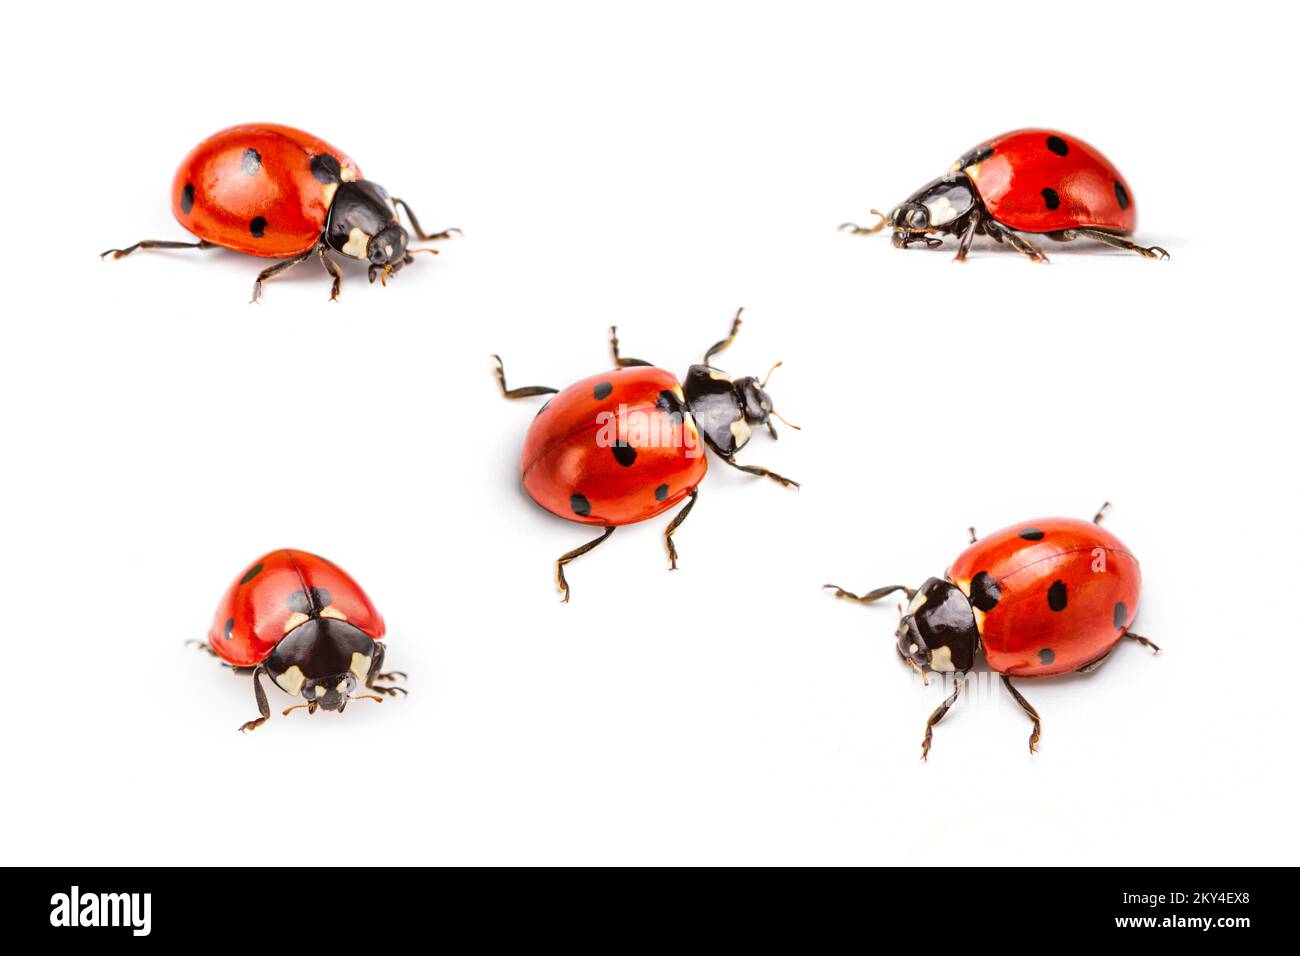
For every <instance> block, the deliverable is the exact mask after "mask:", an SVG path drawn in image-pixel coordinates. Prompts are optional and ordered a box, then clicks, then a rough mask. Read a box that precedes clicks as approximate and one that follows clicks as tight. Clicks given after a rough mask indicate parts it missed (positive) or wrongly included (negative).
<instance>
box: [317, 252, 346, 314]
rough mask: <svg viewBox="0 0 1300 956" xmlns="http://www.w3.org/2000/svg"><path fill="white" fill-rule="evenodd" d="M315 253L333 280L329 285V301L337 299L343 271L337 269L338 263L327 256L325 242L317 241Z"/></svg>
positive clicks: (341, 285) (341, 286)
mask: <svg viewBox="0 0 1300 956" xmlns="http://www.w3.org/2000/svg"><path fill="white" fill-rule="evenodd" d="M316 254H317V255H318V256H320V264H321V265H322V266H324V267H325V271H326V272H328V273H329V276H330V278H331V279H333V280H334V282H333V284H332V285H331V286H330V301H331V302H337V301H338V300H339V290H340V289H342V288H343V272H342V271H341V270H340V269H339V264H338V263H337V262H335V261H334V260H333V259H331V258H330V257H329V247H328V246H326V245H325V243H323V242H321V243H317V245H316Z"/></svg>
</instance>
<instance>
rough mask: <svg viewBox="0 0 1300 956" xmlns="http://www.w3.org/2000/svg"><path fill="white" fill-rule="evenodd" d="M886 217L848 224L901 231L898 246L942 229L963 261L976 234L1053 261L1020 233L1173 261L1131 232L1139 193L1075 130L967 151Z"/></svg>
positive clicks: (1020, 133)
mask: <svg viewBox="0 0 1300 956" xmlns="http://www.w3.org/2000/svg"><path fill="white" fill-rule="evenodd" d="M871 211H872V212H873V213H874V214H875V215H876V216H878V217H880V221H879V222H878V223H876V224H875V225H873V226H867V227H862V226H858V225H855V224H854V223H851V222H846V223H844V225H842V226H841V227H840V228H841V229H848V230H850V231H851V232H853V233H854V234H855V235H866V234H868V233H873V232H879V231H880V230H882V229H884V228H885V227H886V226H889V227H892V228H893V230H894V245H895V246H896V247H898V248H899V249H906V248H907V247H908V246H910V245H911V244H912V243H914V242H923V243H925V245H926V246H927V247H929V248H931V249H934V248H937V247H939V246H941V245H943V240H942V239H937V238H935V234H936V233H948V234H949V235H953V236H958V237H960V238H959V241H958V243H957V256H956V258H957V260H959V261H960V260H963V259H965V258H966V252H967V250H969V249H970V244H971V242H972V240H974V238H975V236H976V235H979V234H983V235H986V236H991V237H992V238H993V239H994V240H995V241H997V242H1003V241H1005V242H1007V243H1008V244H1009V245H1010V246H1011V248H1013V249H1015V250H1016V251H1017V252H1020V253H1023V254H1024V255H1026V256H1028V257H1029V258H1030V259H1031V260H1032V261H1034V262H1046V261H1047V256H1045V255H1044V254H1043V252H1042V250H1041V249H1039V248H1038V247H1037V246H1035V245H1034V244H1033V243H1031V242H1029V241H1028V240H1027V239H1025V238H1024V237H1023V236H1020V235H1017V233H1020V232H1030V233H1041V234H1044V235H1046V236H1047V238H1049V239H1054V240H1056V241H1058V242H1068V241H1069V240H1071V239H1078V238H1080V237H1082V238H1086V239H1095V240H1097V241H1098V242H1104V243H1105V244H1106V245H1108V246H1114V247H1115V248H1116V249H1125V250H1127V251H1129V252H1136V253H1137V254H1138V255H1141V256H1145V257H1146V258H1148V259H1156V258H1160V259H1168V258H1169V253H1168V252H1166V251H1165V250H1164V249H1161V248H1160V247H1159V246H1151V247H1149V248H1147V247H1144V246H1139V245H1138V244H1137V243H1135V242H1133V240H1131V239H1129V238H1128V237H1129V236H1130V235H1131V234H1132V233H1133V230H1134V229H1136V228H1137V206H1136V205H1134V203H1133V193H1132V191H1131V190H1130V189H1129V188H1128V183H1126V182H1125V181H1124V177H1123V176H1121V175H1120V174H1119V170H1118V169H1116V168H1115V167H1114V165H1112V163H1111V162H1110V160H1108V159H1107V158H1106V157H1105V156H1103V155H1102V154H1101V153H1099V152H1098V151H1097V150H1095V149H1093V148H1092V147H1091V146H1089V145H1088V144H1087V143H1085V142H1084V141H1083V140H1081V139H1079V138H1078V137H1075V136H1069V135H1067V134H1065V133H1061V132H1057V131H1056V130H1050V129H1020V130H1016V131H1015V132H1012V133H1004V134H1003V135H1001V136H997V137H994V138H993V139H991V140H989V141H988V142H985V143H981V144H980V145H979V146H976V147H975V148H974V149H971V150H968V151H967V152H966V153H964V154H963V155H962V157H961V158H960V159H958V160H957V162H955V163H953V164H952V168H951V169H950V170H949V171H948V172H947V173H946V174H945V175H943V176H940V177H939V178H938V179H936V180H934V181H933V182H930V183H928V184H926V185H924V186H922V187H921V188H920V189H918V190H917V191H916V192H914V193H912V195H911V196H909V197H908V198H907V200H906V201H905V202H902V203H900V204H899V205H898V206H895V207H894V210H893V211H892V212H891V213H890V214H889V215H888V216H886V215H885V214H884V213H881V212H876V210H874V209H873V210H871Z"/></svg>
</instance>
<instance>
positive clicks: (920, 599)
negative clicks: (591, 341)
mask: <svg viewBox="0 0 1300 956" xmlns="http://www.w3.org/2000/svg"><path fill="white" fill-rule="evenodd" d="M925 601H926V597H925V595H924V594H922V593H921V592H920V591H917V592H916V594H914V595H912V600H911V601H909V602H908V605H907V613H908V614H915V613H916V612H917V611H919V610H921V605H922V604H924V603H925Z"/></svg>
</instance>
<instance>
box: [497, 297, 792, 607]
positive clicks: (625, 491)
mask: <svg viewBox="0 0 1300 956" xmlns="http://www.w3.org/2000/svg"><path fill="white" fill-rule="evenodd" d="M740 325H741V322H740V311H737V312H736V317H735V319H734V321H733V322H732V324H731V331H730V333H729V334H728V335H727V337H726V338H725V339H723V340H722V341H720V342H717V343H715V344H714V345H713V346H712V347H711V348H710V349H709V350H708V351H707V352H705V353H704V361H703V362H702V363H701V364H699V365H692V366H691V367H690V368H689V369H688V370H687V372H686V377H685V379H684V380H683V381H681V382H679V381H678V380H677V376H676V375H674V374H673V373H672V372H669V371H666V370H664V369H661V368H655V367H653V366H652V365H650V363H649V362H644V361H642V360H641V359H634V358H624V357H623V356H621V355H620V354H619V350H618V337H617V334H616V333H617V329H616V328H611V329H610V330H609V333H610V338H609V345H610V351H611V352H612V353H613V356H614V366H615V367H614V368H613V369H612V370H611V371H608V372H601V373H600V374H599V375H593V376H591V377H590V378H585V379H583V380H582V381H580V382H577V383H576V384H574V385H570V386H569V387H568V388H566V389H564V390H563V391H559V390H558V389H554V388H548V387H545V386H539V385H531V386H525V387H522V388H508V387H507V386H506V378H505V369H504V366H503V365H502V364H501V358H500V356H495V355H494V356H493V358H494V359H496V363H497V370H496V372H497V381H498V383H499V384H500V387H501V394H502V395H504V396H505V397H506V398H512V399H513V398H526V397H528V396H532V395H547V394H554V395H555V397H554V398H552V399H550V400H549V401H547V403H546V404H545V405H543V406H542V408H541V409H540V410H539V411H538V413H537V415H536V417H535V418H534V419H533V423H532V425H531V426H530V427H529V429H528V434H527V436H526V437H525V439H524V450H523V454H522V456H521V457H520V462H519V469H520V474H521V476H522V479H523V485H524V490H525V491H527V492H528V496H529V497H530V498H532V499H533V501H535V502H536V503H537V504H538V505H540V506H541V507H543V508H545V509H546V510H547V511H549V512H551V513H552V514H554V515H557V516H558V517H561V518H564V519H566V520H568V521H575V522H578V523H580V524H587V525H596V526H599V527H601V528H603V529H604V533H603V534H602V535H601V536H600V537H599V538H596V539H595V540H592V541H589V542H587V543H586V544H584V545H582V546H581V547H579V548H575V549H574V550H572V551H569V552H568V553H566V554H563V555H561V556H560V558H559V559H558V560H557V561H556V562H555V579H556V583H557V585H558V586H559V589H560V593H561V594H562V595H563V600H564V602H565V603H567V602H568V600H569V584H568V581H567V580H565V577H564V566H565V565H566V564H568V563H569V562H571V561H573V560H574V559H575V558H578V557H581V556H582V555H584V554H586V553H587V552H588V551H590V550H591V549H592V548H594V547H596V546H597V545H599V544H602V543H603V542H604V541H605V540H606V539H607V538H608V537H609V536H610V535H611V534H613V533H614V529H615V528H616V527H619V526H620V525H627V524H633V523H634V522H637V521H645V520H646V519H647V518H653V517H654V516H655V515H658V514H662V513H663V512H665V511H667V510H668V509H670V508H672V507H674V506H675V505H677V504H679V503H681V502H682V501H685V502H686V506H685V507H684V508H682V510H681V511H679V512H678V513H677V515H676V517H674V518H673V520H672V521H671V522H670V523H669V525H668V527H667V529H666V530H665V531H664V542H665V544H666V546H667V548H668V562H669V570H676V569H677V546H676V545H675V544H674V543H673V532H674V531H676V530H677V529H678V527H680V525H681V523H682V521H683V520H684V519H685V518H686V516H687V515H688V514H689V513H690V510H691V508H693V507H694V506H695V500H696V498H697V497H698V496H699V491H698V485H699V483H700V482H701V481H702V480H703V478H704V475H705V473H706V472H707V471H708V467H709V463H708V459H707V458H706V457H705V454H704V446H705V445H707V446H708V447H709V448H711V449H713V451H714V453H715V454H716V455H717V456H718V457H719V458H721V459H722V460H723V461H724V462H726V463H727V464H728V465H730V466H731V467H733V468H737V469H739V470H741V471H744V472H748V473H749V474H751V475H762V476H765V477H768V478H772V479H773V480H775V481H779V482H780V483H781V484H782V485H784V486H786V487H791V486H793V487H796V488H797V487H798V486H799V483H798V482H797V481H791V480H790V479H789V478H785V477H782V476H781V475H778V474H777V473H776V472H774V471H770V470H769V469H767V468H762V467H759V466H757V465H742V464H740V463H739V462H737V461H736V453H737V452H738V451H740V449H742V448H743V447H744V446H745V445H746V444H747V443H748V442H749V439H750V437H751V434H752V428H753V427H754V426H765V427H766V428H767V430H768V432H769V433H770V434H771V436H772V437H773V438H776V437H777V435H776V427H775V426H774V425H773V424H772V419H773V418H776V419H778V420H780V421H782V422H785V419H783V418H781V416H780V415H778V414H777V413H776V411H775V409H773V407H772V399H771V398H770V397H769V396H768V394H767V391H766V388H767V378H764V379H763V381H762V382H760V381H759V380H758V379H757V378H755V377H753V376H746V377H744V378H738V379H732V377H731V376H729V375H728V374H727V373H726V372H724V371H722V370H721V369H719V368H715V367H714V366H713V365H711V364H710V359H712V358H713V356H714V355H716V354H717V353H718V352H721V351H722V350H723V349H725V348H727V347H728V346H729V345H731V343H732V341H733V340H734V339H735V338H736V334H737V333H738V332H739V331H740ZM780 364H781V363H780V362H778V363H777V364H776V365H774V366H773V367H772V368H773V370H775V369H776V368H777V366H779V365H780ZM771 374H772V373H771V372H768V376H769V377H770V376H771ZM786 424H789V423H788V422H787V423H786ZM790 427H791V428H797V427H798V426H796V425H791V426H790ZM701 439H703V443H701Z"/></svg>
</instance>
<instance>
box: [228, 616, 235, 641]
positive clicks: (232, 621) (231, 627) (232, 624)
mask: <svg viewBox="0 0 1300 956" xmlns="http://www.w3.org/2000/svg"><path fill="white" fill-rule="evenodd" d="M234 630H235V619H234V618H233V617H232V618H229V619H228V620H227V621H226V640H230V635H231V634H232V633H233V632H234Z"/></svg>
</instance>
